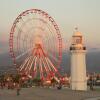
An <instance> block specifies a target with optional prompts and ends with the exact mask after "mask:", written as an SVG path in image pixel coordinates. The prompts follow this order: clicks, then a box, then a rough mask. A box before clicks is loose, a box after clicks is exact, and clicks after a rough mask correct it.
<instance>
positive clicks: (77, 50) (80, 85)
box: [70, 29, 87, 90]
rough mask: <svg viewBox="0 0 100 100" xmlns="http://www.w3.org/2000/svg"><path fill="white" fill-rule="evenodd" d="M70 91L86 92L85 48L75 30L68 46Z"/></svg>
mask: <svg viewBox="0 0 100 100" xmlns="http://www.w3.org/2000/svg"><path fill="white" fill-rule="evenodd" d="M70 55H71V84H70V87H71V89H72V90H87V80H86V56H85V55H86V47H85V45H84V39H83V36H82V34H81V33H80V32H79V31H78V29H76V30H75V32H74V34H73V36H72V43H71V46H70Z"/></svg>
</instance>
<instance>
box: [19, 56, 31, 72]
mask: <svg viewBox="0 0 100 100" xmlns="http://www.w3.org/2000/svg"><path fill="white" fill-rule="evenodd" d="M29 58H30V57H29V56H28V57H27V58H26V59H25V61H24V63H23V64H22V65H21V66H20V67H19V70H20V71H22V70H23V69H24V66H25V65H26V64H27V62H28V60H29Z"/></svg>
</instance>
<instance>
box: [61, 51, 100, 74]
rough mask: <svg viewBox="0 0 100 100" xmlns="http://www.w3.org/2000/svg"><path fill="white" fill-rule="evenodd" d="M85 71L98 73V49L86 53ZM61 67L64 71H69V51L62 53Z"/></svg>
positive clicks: (99, 68) (99, 62) (99, 55)
mask: <svg viewBox="0 0 100 100" xmlns="http://www.w3.org/2000/svg"><path fill="white" fill-rule="evenodd" d="M86 64H87V72H99V73H100V51H98V52H95V51H92V52H88V53H87V55H86ZM62 68H63V69H64V71H65V72H67V73H69V72H70V53H69V52H68V53H66V52H64V53H63V58H62Z"/></svg>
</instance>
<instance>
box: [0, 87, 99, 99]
mask: <svg viewBox="0 0 100 100" xmlns="http://www.w3.org/2000/svg"><path fill="white" fill-rule="evenodd" d="M20 92H21V94H20V95H19V96H17V95H16V90H7V89H3V90H1V89H0V100H100V98H99V99H91V97H100V91H99V90H98V91H95V90H94V91H87V92H83V91H72V90H69V89H66V88H64V89H61V90H57V89H56V88H39V87H34V88H24V89H21V91H20ZM87 98H90V99H87Z"/></svg>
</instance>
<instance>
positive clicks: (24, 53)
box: [16, 48, 33, 60]
mask: <svg viewBox="0 0 100 100" xmlns="http://www.w3.org/2000/svg"><path fill="white" fill-rule="evenodd" d="M32 50H33V48H31V49H29V50H27V51H25V52H23V53H22V54H21V55H19V56H17V57H16V60H17V59H19V58H21V57H23V56H24V55H26V54H28V53H29V52H31V51H32Z"/></svg>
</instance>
